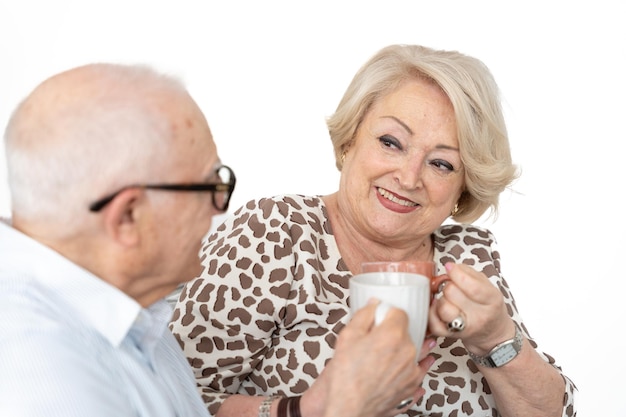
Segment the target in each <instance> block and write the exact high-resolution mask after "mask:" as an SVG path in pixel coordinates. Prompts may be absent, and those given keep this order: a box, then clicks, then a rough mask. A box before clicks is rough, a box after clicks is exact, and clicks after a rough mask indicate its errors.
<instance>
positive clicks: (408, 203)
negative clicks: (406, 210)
mask: <svg viewBox="0 0 626 417" xmlns="http://www.w3.org/2000/svg"><path fill="white" fill-rule="evenodd" d="M378 192H379V193H380V195H382V196H383V197H385V198H386V199H387V200H389V201H393V202H394V203H396V204H400V205H403V206H406V207H415V206H417V203H414V202H412V201H408V200H400V199H399V198H398V197H396V196H395V195H393V194H391V193H390V192H388V191H387V190H385V189H383V188H378Z"/></svg>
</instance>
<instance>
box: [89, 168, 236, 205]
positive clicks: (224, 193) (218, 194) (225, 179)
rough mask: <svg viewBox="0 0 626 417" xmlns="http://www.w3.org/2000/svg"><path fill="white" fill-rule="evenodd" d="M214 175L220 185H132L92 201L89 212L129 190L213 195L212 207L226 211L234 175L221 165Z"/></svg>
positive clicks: (234, 180)
mask: <svg viewBox="0 0 626 417" xmlns="http://www.w3.org/2000/svg"><path fill="white" fill-rule="evenodd" d="M215 174H216V175H217V176H218V178H219V179H220V181H221V182H220V183H217V184H206V183H186V184H133V185H127V186H126V187H123V188H120V189H119V190H117V191H116V192H114V193H113V194H109V195H108V196H106V197H103V198H101V199H99V200H97V201H94V202H93V203H91V204H90V205H89V211H93V212H98V211H100V210H102V209H103V208H104V207H105V206H106V205H107V204H109V203H110V202H111V201H113V199H115V197H117V196H118V194H119V193H121V192H122V191H124V190H127V189H129V188H145V189H149V190H163V191H199V192H207V191H210V192H212V193H213V195H212V200H213V207H215V208H216V209H217V210H218V211H226V210H228V203H230V197H231V196H232V195H233V191H234V190H235V184H236V182H237V178H235V173H234V172H233V170H232V169H230V167H228V166H226V165H222V166H220V167H219V168H217V169H216V170H215Z"/></svg>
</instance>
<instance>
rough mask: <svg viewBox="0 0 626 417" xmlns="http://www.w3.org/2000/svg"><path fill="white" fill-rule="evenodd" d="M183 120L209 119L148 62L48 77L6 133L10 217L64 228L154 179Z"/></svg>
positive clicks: (164, 167) (97, 66)
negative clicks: (94, 204)
mask: <svg viewBox="0 0 626 417" xmlns="http://www.w3.org/2000/svg"><path fill="white" fill-rule="evenodd" d="M181 109H184V111H185V112H186V113H187V114H181V111H183V110H181ZM187 119H195V120H200V123H205V124H206V121H205V120H204V116H202V113H201V112H200V110H199V109H198V108H197V106H196V104H195V102H193V100H192V99H191V97H190V96H189V95H188V93H187V92H186V90H185V88H184V86H183V85H182V84H181V83H180V82H179V81H178V80H176V79H174V78H172V77H169V76H165V75H162V74H159V73H157V72H155V71H153V70H152V69H150V68H147V67H143V66H125V65H114V64H92V65H87V66H82V67H78V68H74V69H71V70H69V71H65V72H62V73H60V74H57V75H55V76H53V77H51V78H49V79H47V80H46V81H44V82H43V83H41V84H40V85H39V86H38V87H37V88H36V89H35V90H34V91H33V92H32V93H31V94H30V95H29V96H28V97H27V98H26V99H25V100H24V101H23V102H22V103H21V104H20V105H19V106H18V108H17V109H16V110H15V112H14V114H13V116H12V118H11V120H10V121H9V124H8V126H7V129H6V132H5V145H6V155H7V165H8V179H9V187H10V190H11V195H12V212H13V214H12V217H13V219H14V220H18V221H38V222H46V223H48V224H55V225H58V227H59V229H62V230H67V228H73V227H76V225H77V224H80V222H81V219H86V218H87V217H86V216H88V213H87V206H88V204H89V202H90V201H93V200H94V199H97V198H99V197H101V196H102V195H103V194H104V193H107V192H110V191H112V190H114V189H115V188H116V187H119V186H123V185H127V184H131V183H136V182H145V181H146V180H153V181H155V180H156V181H158V180H159V175H162V174H161V173H162V172H165V171H167V167H168V164H172V163H173V162H172V155H171V152H170V150H171V146H172V144H173V143H174V142H175V140H176V138H177V132H178V131H179V130H180V124H181V123H184V120H187ZM207 129H208V127H207Z"/></svg>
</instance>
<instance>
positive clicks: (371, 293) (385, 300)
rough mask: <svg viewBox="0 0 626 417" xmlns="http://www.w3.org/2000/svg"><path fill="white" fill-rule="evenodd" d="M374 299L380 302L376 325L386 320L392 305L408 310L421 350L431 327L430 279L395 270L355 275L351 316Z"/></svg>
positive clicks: (352, 287) (351, 293) (351, 286)
mask: <svg viewBox="0 0 626 417" xmlns="http://www.w3.org/2000/svg"><path fill="white" fill-rule="evenodd" d="M371 298H377V299H379V300H380V301H381V303H380V304H379V305H378V308H377V309H376V324H379V323H380V322H381V321H382V320H383V318H384V317H385V315H386V314H387V311H388V310H389V308H390V307H391V306H393V307H397V308H401V309H402V310H404V311H406V313H407V315H408V316H409V333H410V335H411V338H412V339H413V343H415V346H416V347H417V349H418V351H419V350H420V349H421V347H422V343H423V342H424V337H425V335H426V327H427V325H428V307H429V305H430V278H429V277H426V276H425V275H421V274H416V273H409V272H395V271H378V272H366V273H361V274H357V275H355V276H353V277H352V278H351V279H350V312H351V314H354V313H355V312H356V311H357V310H359V309H361V308H362V307H364V306H365V305H366V304H367V303H368V301H369V300H370V299H371Z"/></svg>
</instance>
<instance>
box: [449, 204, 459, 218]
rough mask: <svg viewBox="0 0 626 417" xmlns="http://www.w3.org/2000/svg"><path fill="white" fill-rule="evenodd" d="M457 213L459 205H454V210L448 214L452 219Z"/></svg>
mask: <svg viewBox="0 0 626 417" xmlns="http://www.w3.org/2000/svg"><path fill="white" fill-rule="evenodd" d="M458 212H459V203H455V204H454V208H453V209H452V211H451V212H450V216H452V217H454V216H456V214H457V213H458Z"/></svg>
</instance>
